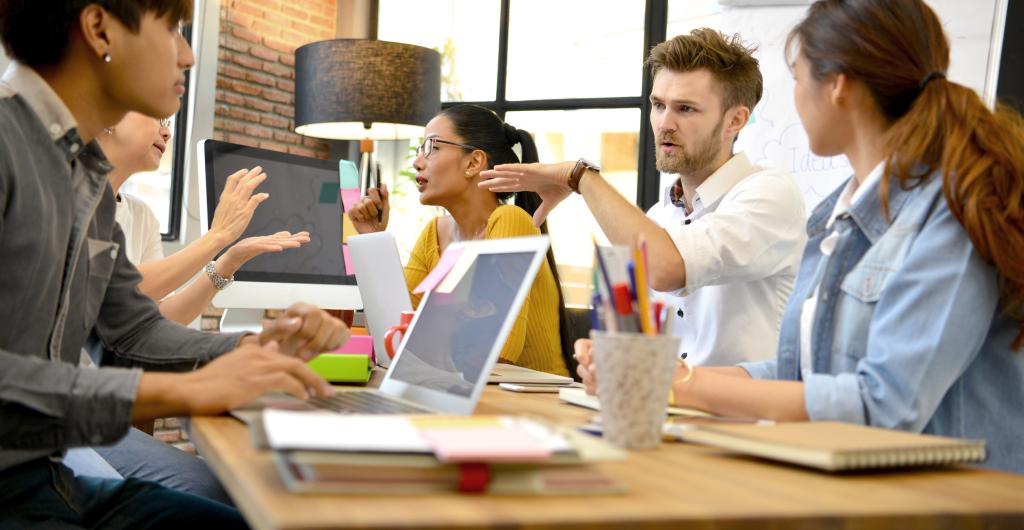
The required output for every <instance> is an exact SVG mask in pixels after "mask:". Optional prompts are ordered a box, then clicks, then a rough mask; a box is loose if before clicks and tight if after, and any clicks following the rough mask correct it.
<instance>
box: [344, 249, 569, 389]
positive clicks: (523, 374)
mask: <svg viewBox="0 0 1024 530" xmlns="http://www.w3.org/2000/svg"><path fill="white" fill-rule="evenodd" d="M348 247H349V252H350V253H351V256H352V264H353V267H354V268H355V270H356V271H357V272H356V279H357V282H356V283H357V284H358V285H359V297H360V298H361V299H362V301H363V311H364V312H365V313H366V327H367V328H369V331H370V335H371V336H373V349H374V351H376V352H377V364H380V365H381V366H387V365H388V364H389V363H390V359H388V356H387V355H386V354H384V352H385V351H386V350H385V349H384V334H385V333H387V331H388V328H389V327H391V326H395V325H398V320H399V316H400V315H401V313H402V311H412V304H411V303H410V301H409V296H408V289H407V287H406V284H405V272H404V270H403V269H402V260H401V258H400V257H399V256H398V246H397V244H396V243H395V238H394V236H392V235H391V234H390V233H388V232H376V233H372V234H363V235H358V236H351V237H349V238H348ZM359 271H362V273H360V272H359ZM531 284H532V281H531ZM516 313H518V310H517V311H516ZM503 343H504V339H503ZM487 382H488V383H493V384H497V383H520V384H550V385H571V384H573V379H572V378H571V377H565V376H561V375H556V374H549V373H547V372H541V371H538V370H531V369H529V368H523V367H521V366H515V365H512V364H506V363H496V364H495V365H494V367H493V368H492V369H491V373H490V375H489V376H488V379H487Z"/></svg>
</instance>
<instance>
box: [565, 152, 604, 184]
mask: <svg viewBox="0 0 1024 530" xmlns="http://www.w3.org/2000/svg"><path fill="white" fill-rule="evenodd" d="M588 169H591V170H593V171H595V172H600V171H601V166H599V165H597V164H595V163H593V162H590V161H589V160H587V159H586V158H581V159H579V160H577V161H576V165H575V166H572V172H571V173H569V189H570V190H572V191H574V192H576V193H579V192H580V179H581V178H583V174H584V173H586V172H587V170H588Z"/></svg>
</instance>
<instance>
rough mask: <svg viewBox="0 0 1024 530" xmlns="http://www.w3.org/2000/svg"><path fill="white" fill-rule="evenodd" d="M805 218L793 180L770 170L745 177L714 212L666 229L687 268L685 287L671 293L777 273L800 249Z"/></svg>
mask: <svg viewBox="0 0 1024 530" xmlns="http://www.w3.org/2000/svg"><path fill="white" fill-rule="evenodd" d="M805 222H806V220H805V218H804V203H803V197H802V196H801V194H800V190H799V189H798V188H797V186H796V184H794V183H793V181H792V179H790V178H789V177H788V176H786V175H783V174H779V173H772V172H765V173H759V174H755V175H752V176H750V177H747V179H745V180H743V181H741V182H740V183H739V184H737V185H736V187H735V188H734V189H733V191H731V192H730V195H729V196H727V197H725V198H723V200H722V203H721V204H720V205H719V206H718V208H717V209H716V210H715V211H713V212H710V213H708V214H706V215H704V216H702V217H699V218H697V219H694V220H693V221H692V222H691V223H690V224H687V225H677V226H670V227H668V228H666V231H667V232H668V235H669V237H671V238H672V241H673V242H674V243H675V245H676V248H677V249H678V250H679V254H680V255H681V256H682V257H683V262H684V264H685V267H686V287H684V288H683V289H680V290H678V291H676V292H675V293H673V294H675V295H677V296H686V295H688V294H690V293H691V292H693V291H694V290H696V289H699V288H701V287H704V286H707V285H721V284H725V283H733V282H746V281H752V280H757V279H761V278H766V277H768V276H771V275H773V274H776V273H777V272H779V271H781V270H783V269H784V268H785V267H787V266H789V265H790V264H791V262H792V259H793V256H798V255H799V253H800V250H801V249H802V248H803V245H804V241H805V240H806V236H805V232H804V224H805Z"/></svg>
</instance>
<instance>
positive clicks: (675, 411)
mask: <svg viewBox="0 0 1024 530" xmlns="http://www.w3.org/2000/svg"><path fill="white" fill-rule="evenodd" d="M558 399H560V400H562V401H564V402H566V403H569V404H572V405H576V406H578V407H584V408H588V409H592V410H601V402H600V401H599V400H598V399H597V396H592V395H590V394H588V393H587V392H586V390H584V389H582V388H562V389H560V390H559V391H558ZM667 410H668V413H669V415H671V416H682V417H687V418H711V417H713V415H712V414H709V413H707V412H704V411H703V410H697V409H689V408H684V407H668V409H667Z"/></svg>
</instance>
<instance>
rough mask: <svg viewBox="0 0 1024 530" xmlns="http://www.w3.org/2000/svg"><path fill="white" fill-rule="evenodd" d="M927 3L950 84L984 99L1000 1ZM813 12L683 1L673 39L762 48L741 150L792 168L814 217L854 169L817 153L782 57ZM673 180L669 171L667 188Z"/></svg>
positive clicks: (675, 6)
mask: <svg viewBox="0 0 1024 530" xmlns="http://www.w3.org/2000/svg"><path fill="white" fill-rule="evenodd" d="M926 3H927V4H928V5H929V6H931V8H932V9H934V10H935V12H936V13H937V14H938V16H939V19H940V20H941V21H942V24H943V27H944V28H945V31H946V36H947V37H948V38H949V39H950V50H951V57H950V68H949V72H948V77H949V79H951V80H953V81H956V82H957V83H960V84H963V85H965V86H968V87H970V88H972V89H974V90H975V91H977V92H978V93H979V95H981V94H984V93H985V88H986V86H985V83H986V76H987V73H988V61H989V56H990V53H989V52H990V48H991V46H992V43H991V42H992V40H993V39H992V28H993V21H994V19H995V17H996V14H997V0H971V1H969V2H967V1H964V0H930V1H929V0H926ZM806 10H807V7H806V6H765V7H762V6H750V7H737V6H722V5H720V4H719V2H718V1H717V0H685V1H677V2H674V3H672V4H670V11H669V25H668V38H672V37H674V36H675V35H679V34H682V33H688V32H689V31H690V30H692V29H694V28H698V27H703V26H707V27H712V28H715V29H718V30H720V31H722V32H724V33H726V34H729V35H731V34H733V33H739V34H740V35H741V37H742V38H743V40H744V42H746V43H748V44H756V45H757V46H758V51H757V52H756V53H755V56H756V57H757V59H758V61H759V62H760V65H761V74H762V75H763V77H764V95H763V96H762V98H761V102H760V103H758V105H757V107H755V108H754V111H753V112H752V114H751V121H750V123H748V124H747V126H746V127H744V128H743V131H742V132H741V133H740V136H739V139H738V140H737V143H736V149H737V150H738V151H739V150H742V151H746V153H747V155H748V156H749V157H750V159H751V161H752V162H754V163H755V164H758V165H761V166H772V167H778V168H782V169H785V170H786V171H789V172H790V174H792V175H793V178H794V179H795V180H796V183H797V185H799V186H800V189H801V191H802V192H803V195H804V200H805V202H806V205H807V212H808V214H810V212H811V211H812V210H813V208H814V206H815V205H817V204H818V202H820V201H821V199H823V198H824V197H825V196H826V195H828V194H829V193H831V192H832V190H834V189H835V188H836V187H837V186H838V185H839V184H840V183H842V182H843V181H844V180H845V179H846V178H847V177H849V176H850V175H852V174H853V170H852V168H851V167H850V163H849V161H847V160H846V157H843V156H838V157H830V158H824V157H819V156H816V155H814V154H813V153H811V151H810V148H809V147H808V142H807V134H806V133H805V132H804V129H803V126H802V125H801V124H800V119H799V118H798V117H797V114H796V109H795V108H794V106H793V76H792V74H791V73H790V71H789V68H788V67H787V65H786V61H785V56H784V53H783V52H784V45H785V40H786V35H788V33H789V31H790V29H792V28H793V26H795V25H796V24H797V23H798V22H799V21H800V20H802V19H803V16H804V13H805V12H806ZM999 46H1001V43H997V47H999ZM674 178H675V176H674V175H665V174H663V175H662V187H664V186H667V185H669V184H670V183H671V182H672V181H673V180H674Z"/></svg>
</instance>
